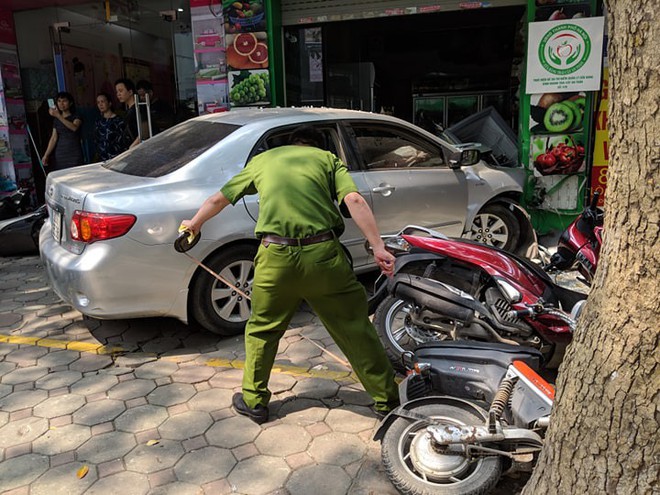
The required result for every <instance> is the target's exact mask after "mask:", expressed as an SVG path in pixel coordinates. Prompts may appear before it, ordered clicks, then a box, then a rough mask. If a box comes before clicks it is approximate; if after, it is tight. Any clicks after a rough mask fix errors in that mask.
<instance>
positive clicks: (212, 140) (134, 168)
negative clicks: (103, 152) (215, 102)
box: [103, 121, 240, 177]
mask: <svg viewBox="0 0 660 495" xmlns="http://www.w3.org/2000/svg"><path fill="white" fill-rule="evenodd" d="M239 127H240V126H237V125H232V124H223V123H218V122H207V121H188V122H184V123H182V124H180V125H178V126H176V127H173V128H172V129H168V130H167V131H165V132H163V133H161V134H158V135H156V136H154V137H152V138H151V139H149V140H147V141H145V142H143V143H141V144H139V145H137V146H136V147H135V148H133V149H130V150H128V151H127V152H126V153H122V154H121V155H119V156H117V157H115V158H113V159H112V160H109V161H107V162H105V163H104V164H103V166H104V167H105V168H108V169H110V170H114V171H115V172H121V173H123V174H128V175H137V176H139V177H161V176H163V175H167V174H170V173H172V172H174V171H175V170H178V169H180V168H181V167H183V166H184V165H185V164H186V163H189V162H190V161H191V160H193V159H195V158H196V157H198V156H199V155H201V154H202V153H204V152H205V151H206V150H208V149H209V148H211V147H212V146H213V145H215V144H216V143H217V142H219V141H221V140H222V139H224V138H225V137H227V136H229V134H231V133H232V132H234V131H235V130H236V129H238V128H239Z"/></svg>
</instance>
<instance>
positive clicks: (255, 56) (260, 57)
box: [248, 43, 268, 67]
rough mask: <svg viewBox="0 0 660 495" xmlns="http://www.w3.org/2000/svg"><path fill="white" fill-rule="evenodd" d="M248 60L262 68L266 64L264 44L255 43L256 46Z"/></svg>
mask: <svg viewBox="0 0 660 495" xmlns="http://www.w3.org/2000/svg"><path fill="white" fill-rule="evenodd" d="M248 58H249V59H250V62H252V63H254V64H261V67H264V64H267V63H268V46H267V45H266V44H265V43H257V46H256V47H255V48H254V50H253V51H252V53H250V55H248Z"/></svg>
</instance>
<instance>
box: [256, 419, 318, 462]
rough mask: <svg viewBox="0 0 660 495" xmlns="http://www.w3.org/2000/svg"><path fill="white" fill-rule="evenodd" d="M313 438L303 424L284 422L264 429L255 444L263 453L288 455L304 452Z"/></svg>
mask: <svg viewBox="0 0 660 495" xmlns="http://www.w3.org/2000/svg"><path fill="white" fill-rule="evenodd" d="M311 440H312V437H311V436H310V434H309V433H307V431H306V430H305V429H304V428H303V427H302V426H296V425H291V424H282V425H275V426H272V427H270V428H267V429H265V430H264V431H262V432H261V435H259V437H257V439H256V441H255V442H254V444H255V445H256V447H257V449H259V452H261V453H262V454H269V455H279V456H287V455H290V454H297V453H298V452H304V451H305V449H306V448H307V446H308V445H309V442H310V441H311Z"/></svg>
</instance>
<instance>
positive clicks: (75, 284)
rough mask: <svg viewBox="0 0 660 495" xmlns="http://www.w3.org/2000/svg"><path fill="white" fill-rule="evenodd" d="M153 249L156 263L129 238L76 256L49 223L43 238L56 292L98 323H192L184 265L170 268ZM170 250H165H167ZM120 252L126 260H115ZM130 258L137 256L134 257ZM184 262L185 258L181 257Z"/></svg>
mask: <svg viewBox="0 0 660 495" xmlns="http://www.w3.org/2000/svg"><path fill="white" fill-rule="evenodd" d="M157 248H158V247H157V246H149V251H150V259H153V260H155V261H154V262H153V264H151V263H145V258H144V256H140V255H139V254H138V252H139V250H140V249H144V246H143V245H141V244H139V243H137V242H135V241H133V240H131V239H130V238H129V237H127V236H124V237H122V238H121V239H113V240H111V241H102V242H96V243H93V244H90V245H88V246H87V247H86V248H85V250H84V251H83V253H82V254H74V253H71V252H70V251H67V250H66V249H64V248H63V247H62V246H61V245H60V244H59V243H57V242H56V241H55V240H54V239H53V236H52V234H51V227H50V223H49V222H46V223H45V224H44V226H43V227H42V229H41V232H40V235H39V249H40V253H41V260H42V262H43V264H44V267H45V269H46V273H47V274H48V279H49V282H50V285H51V287H52V288H53V290H54V291H55V293H56V294H57V295H58V296H59V297H60V298H61V299H62V300H63V301H65V302H66V303H68V304H70V305H71V306H72V307H73V308H75V309H76V310H78V311H80V312H81V313H83V314H84V315H87V316H91V317H94V318H99V319H120V318H136V317H151V316H171V317H175V318H178V319H180V320H181V321H184V322H186V321H187V311H186V301H187V294H188V287H187V280H184V277H182V276H181V274H182V273H185V271H186V270H185V265H186V261H187V259H185V258H184V260H185V261H184V260H182V263H183V264H182V265H180V266H179V265H178V264H177V263H176V262H175V263H169V260H168V261H167V262H166V261H163V262H158V261H157V260H166V259H168V257H169V256H167V255H171V254H170V253H166V255H165V258H163V257H160V256H158V254H159V253H157V252H154V250H156V249H157ZM166 248H169V250H170V251H173V249H172V247H171V246H163V247H162V250H163V254H165V249H166ZM114 252H121V253H122V256H121V257H119V256H115V255H113V253H114ZM127 253H136V255H135V256H130V254H129V255H127ZM182 258H183V257H182Z"/></svg>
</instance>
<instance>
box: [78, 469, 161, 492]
mask: <svg viewBox="0 0 660 495" xmlns="http://www.w3.org/2000/svg"><path fill="white" fill-rule="evenodd" d="M148 492H149V481H147V477H146V476H142V475H140V474H138V473H131V472H129V471H124V472H121V473H116V474H113V475H110V476H108V477H107V478H103V479H100V480H98V481H97V482H96V483H94V484H93V485H92V486H91V488H90V489H89V490H87V491H86V492H85V495H108V494H109V493H121V494H122V495H143V494H146V493H148Z"/></svg>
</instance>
